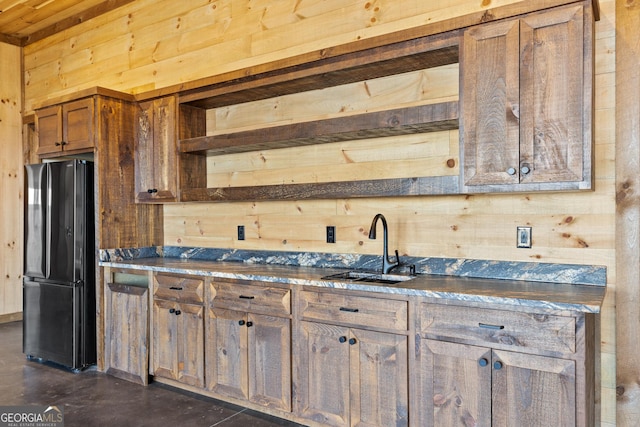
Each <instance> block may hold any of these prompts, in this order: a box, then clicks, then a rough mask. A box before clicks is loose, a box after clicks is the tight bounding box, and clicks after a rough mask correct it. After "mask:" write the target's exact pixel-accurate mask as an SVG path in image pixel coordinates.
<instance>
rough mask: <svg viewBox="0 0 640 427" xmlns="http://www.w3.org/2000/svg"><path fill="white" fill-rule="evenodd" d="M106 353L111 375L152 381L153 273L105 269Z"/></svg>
mask: <svg viewBox="0 0 640 427" xmlns="http://www.w3.org/2000/svg"><path fill="white" fill-rule="evenodd" d="M105 283H106V286H105V295H104V298H105V354H104V364H105V370H106V372H107V373H108V374H110V375H113V376H115V377H118V378H122V379H125V380H128V381H132V382H136V383H139V384H142V385H147V384H148V382H149V372H148V371H149V368H148V367H149V289H148V286H149V274H148V273H146V272H140V271H135V270H121V269H109V268H108V269H106V270H105Z"/></svg>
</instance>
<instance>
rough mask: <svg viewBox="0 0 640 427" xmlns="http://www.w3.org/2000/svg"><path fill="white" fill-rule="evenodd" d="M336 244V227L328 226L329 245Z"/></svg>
mask: <svg viewBox="0 0 640 427" xmlns="http://www.w3.org/2000/svg"><path fill="white" fill-rule="evenodd" d="M335 242H336V227H335V226H333V225H327V243H335Z"/></svg>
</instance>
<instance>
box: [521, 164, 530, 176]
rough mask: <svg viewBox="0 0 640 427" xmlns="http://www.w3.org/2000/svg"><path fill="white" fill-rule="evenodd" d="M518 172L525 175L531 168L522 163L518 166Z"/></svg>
mask: <svg viewBox="0 0 640 427" xmlns="http://www.w3.org/2000/svg"><path fill="white" fill-rule="evenodd" d="M520 172H521V173H522V175H526V174H528V173H529V172H531V168H530V167H529V166H527V165H523V166H522V167H521V168H520Z"/></svg>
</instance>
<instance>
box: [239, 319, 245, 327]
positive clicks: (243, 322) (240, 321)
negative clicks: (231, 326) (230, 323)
mask: <svg viewBox="0 0 640 427" xmlns="http://www.w3.org/2000/svg"><path fill="white" fill-rule="evenodd" d="M245 323H246V322H245V321H244V320H239V321H238V325H240V326H244V324H245Z"/></svg>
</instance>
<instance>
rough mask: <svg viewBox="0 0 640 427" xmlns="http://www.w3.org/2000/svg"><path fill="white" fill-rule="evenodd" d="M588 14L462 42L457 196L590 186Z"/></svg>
mask: <svg viewBox="0 0 640 427" xmlns="http://www.w3.org/2000/svg"><path fill="white" fill-rule="evenodd" d="M592 25H593V15H592V9H591V7H590V6H586V7H585V6H584V5H583V4H582V3H578V4H573V5H570V6H565V7H560V8H556V9H551V10H549V11H545V12H539V13H533V14H530V15H525V16H524V17H522V18H520V19H515V20H509V21H504V22H497V23H492V24H483V25H480V26H477V27H473V28H470V29H469V30H467V31H465V33H464V37H463V49H462V51H463V53H462V55H461V57H462V67H461V69H462V79H461V81H462V88H461V103H462V108H463V113H462V117H461V122H462V126H461V129H462V131H461V137H462V141H461V162H462V165H463V168H462V169H463V170H462V187H463V192H489V191H532V190H582V189H590V188H591V186H592V170H591V164H592V131H591V126H592V125H591V123H592V117H591V116H592V87H593V83H592V81H593V65H592V64H593V54H592V49H593V40H592V38H593V30H592Z"/></svg>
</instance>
